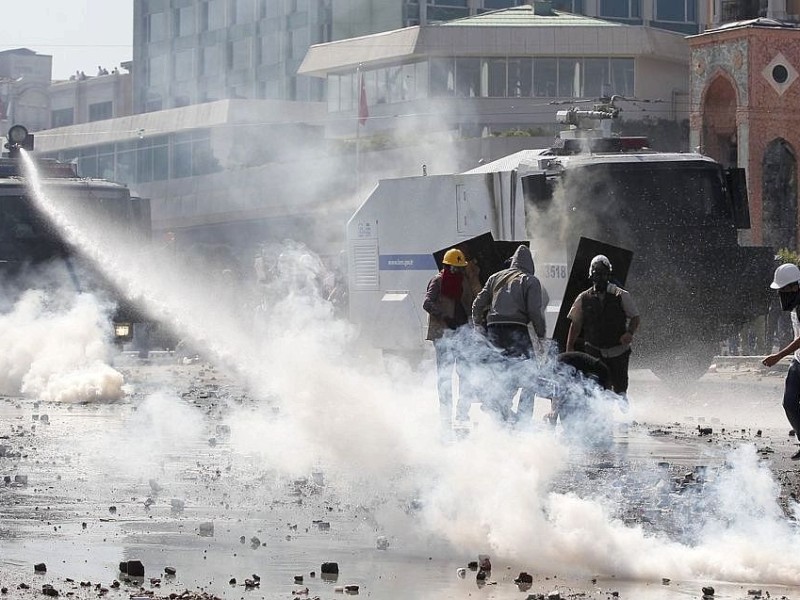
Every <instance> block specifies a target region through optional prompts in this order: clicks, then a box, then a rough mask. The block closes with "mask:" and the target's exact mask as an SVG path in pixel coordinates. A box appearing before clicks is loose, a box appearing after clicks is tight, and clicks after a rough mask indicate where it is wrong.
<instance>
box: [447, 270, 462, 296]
mask: <svg viewBox="0 0 800 600" xmlns="http://www.w3.org/2000/svg"><path fill="white" fill-rule="evenodd" d="M463 282H464V277H463V275H461V274H460V273H459V274H456V273H453V272H452V271H451V270H450V269H448V268H447V267H445V268H444V269H442V296H445V297H446V298H452V299H453V300H460V299H461V292H462V291H463Z"/></svg>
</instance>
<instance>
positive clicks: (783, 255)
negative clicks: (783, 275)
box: [778, 248, 800, 267]
mask: <svg viewBox="0 0 800 600" xmlns="http://www.w3.org/2000/svg"><path fill="white" fill-rule="evenodd" d="M778 259H779V260H780V261H781V263H794V264H796V265H797V266H799V267H800V254H798V253H797V252H796V251H795V250H789V248H781V249H780V250H778Z"/></svg>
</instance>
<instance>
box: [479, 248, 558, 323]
mask: <svg viewBox="0 0 800 600" xmlns="http://www.w3.org/2000/svg"><path fill="white" fill-rule="evenodd" d="M534 272H535V268H534V266H533V256H531V251H530V250H529V249H528V247H527V246H520V247H519V248H517V251H516V252H514V256H513V257H512V259H511V266H510V267H509V268H508V269H504V270H502V271H498V272H497V273H495V274H494V275H492V276H491V277H489V279H488V280H487V281H486V285H484V286H483V289H482V290H481V291H480V292H479V293H478V295H477V296H476V298H475V302H473V303H472V320H473V322H474V323H475V324H476V325H487V324H488V325H499V324H512V325H527V324H528V323H532V324H533V329H534V331H536V335H537V336H539V337H544V335H545V329H546V327H545V321H544V311H543V307H542V284H541V283H539V280H538V279H537V278H536V276H535V275H534Z"/></svg>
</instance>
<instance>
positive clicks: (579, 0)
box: [550, 0, 586, 15]
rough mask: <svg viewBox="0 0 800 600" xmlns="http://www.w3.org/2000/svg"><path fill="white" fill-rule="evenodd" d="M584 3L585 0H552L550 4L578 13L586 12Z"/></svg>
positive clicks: (557, 8) (555, 7) (554, 7)
mask: <svg viewBox="0 0 800 600" xmlns="http://www.w3.org/2000/svg"><path fill="white" fill-rule="evenodd" d="M583 3H584V0H550V6H552V7H553V9H555V10H560V11H563V12H568V13H573V14H576V15H583V14H586V9H585V8H584V5H583Z"/></svg>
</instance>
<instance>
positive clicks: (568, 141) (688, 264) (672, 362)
mask: <svg viewBox="0 0 800 600" xmlns="http://www.w3.org/2000/svg"><path fill="white" fill-rule="evenodd" d="M617 114H618V109H617V108H616V107H614V103H613V99H612V101H610V102H606V103H601V104H598V105H596V106H594V107H593V108H592V109H590V110H580V109H577V108H571V109H569V110H565V111H560V112H559V115H558V116H559V120H560V121H561V122H564V123H566V124H569V125H570V129H569V130H568V131H565V132H562V133H561V135H560V136H559V138H558V139H557V140H556V143H555V144H554V146H553V147H551V148H543V149H536V150H523V151H521V152H517V153H515V154H511V155H509V156H506V157H504V158H501V159H499V160H496V161H494V162H491V163H488V164H485V165H482V166H480V167H478V168H476V169H473V170H471V171H467V172H464V173H453V174H447V175H433V176H420V177H405V178H399V179H387V180H382V181H380V182H379V184H378V185H377V187H376V188H375V189H374V190H373V191H372V193H371V194H370V195H369V197H368V198H367V199H366V200H365V201H364V203H363V204H362V205H361V206H360V207H359V208H358V210H357V211H356V212H355V214H354V215H353V216H352V217H351V219H350V221H349V222H348V224H347V253H348V269H349V273H348V292H349V306H350V317H351V319H352V320H353V321H354V322H356V323H358V324H359V325H360V327H361V332H362V335H363V336H365V337H366V338H367V339H369V340H370V341H371V342H372V344H374V345H375V346H376V347H378V348H380V349H382V350H384V351H386V352H390V353H397V354H405V355H408V356H413V355H414V354H416V353H421V352H423V351H424V350H425V348H426V343H425V341H424V333H425V323H426V314H425V313H424V311H423V310H422V301H423V297H424V294H425V289H426V285H427V282H428V280H429V279H430V277H431V276H432V275H433V274H434V273H435V272H436V268H437V267H436V264H435V261H434V259H433V257H432V255H431V253H432V252H434V251H435V250H438V249H440V248H443V247H447V246H456V245H458V244H459V243H460V242H463V241H465V240H468V239H469V238H472V237H474V236H477V235H480V234H484V233H487V232H490V233H491V234H492V235H493V236H494V238H495V239H496V240H529V241H530V245H531V248H532V250H533V251H534V253H535V262H536V269H537V275H538V276H539V277H540V279H541V281H542V284H543V285H544V287H545V288H546V289H547V291H548V293H549V296H550V305H549V306H548V310H547V321H548V326H549V330H550V331H551V332H552V331H553V330H554V328H555V324H556V321H557V318H558V313H559V310H560V307H561V301H562V298H563V295H564V292H565V287H566V281H567V278H568V275H569V266H570V265H571V264H572V260H573V257H574V255H575V251H576V246H577V244H578V240H579V239H580V238H581V237H587V238H591V239H594V240H598V241H600V242H604V243H606V244H612V245H614V246H618V247H622V248H625V249H627V250H630V251H632V252H633V261H632V264H631V267H630V270H629V273H628V277H627V281H626V287H627V288H629V289H630V290H631V292H632V293H633V294H634V295H635V298H636V301H637V304H638V305H639V309H640V311H641V314H642V326H641V329H640V332H639V334H638V335H637V340H636V346H635V351H634V357H635V359H634V360H635V361H636V364H637V365H638V366H642V367H650V368H652V369H653V370H654V371H655V372H656V373H657V374H659V375H673V374H677V375H683V376H686V375H688V376H699V375H700V374H702V373H703V372H705V370H706V369H707V367H708V366H709V364H710V363H711V361H712V358H713V357H714V355H715V354H717V353H718V351H719V342H720V341H721V340H722V339H723V338H724V337H725V334H726V332H727V331H729V327H730V326H733V327H736V326H740V325H742V324H744V323H746V322H747V321H749V320H751V319H753V318H754V317H756V316H759V315H762V314H764V313H766V311H767V306H768V296H766V293H765V291H764V289H765V288H766V286H765V284H764V282H765V281H769V277H770V273H771V271H772V269H773V264H772V260H773V251H772V249H769V248H758V247H741V246H739V244H738V234H737V229H747V228H749V227H750V222H749V221H750V219H749V210H748V202H747V194H746V186H745V182H744V172H743V170H742V169H724V168H723V167H722V166H721V165H720V164H719V163H717V162H716V161H714V160H713V159H711V158H709V157H708V156H704V155H702V154H698V153H678V152H658V151H655V150H653V149H650V148H649V147H648V144H647V140H646V139H645V138H640V137H636V138H630V137H620V136H613V135H611V127H610V125H611V120H612V119H614V118H615V117H616V116H617ZM484 275H485V274H484ZM588 285H589V283H588V281H587V285H586V287H588ZM570 301H571V299H567V302H570Z"/></svg>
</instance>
